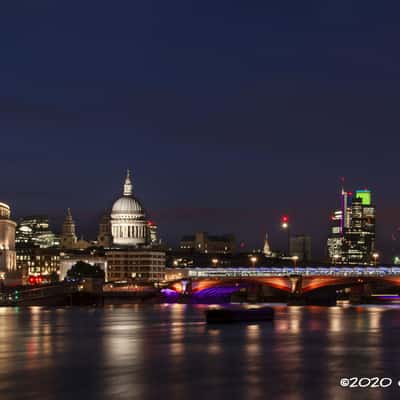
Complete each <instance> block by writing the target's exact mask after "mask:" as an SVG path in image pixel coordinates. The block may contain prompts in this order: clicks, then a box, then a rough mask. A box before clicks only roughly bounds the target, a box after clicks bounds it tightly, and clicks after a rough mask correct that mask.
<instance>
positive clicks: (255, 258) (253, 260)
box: [250, 256, 258, 268]
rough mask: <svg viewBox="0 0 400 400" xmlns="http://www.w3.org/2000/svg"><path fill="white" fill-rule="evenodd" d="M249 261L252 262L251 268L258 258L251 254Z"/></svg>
mask: <svg viewBox="0 0 400 400" xmlns="http://www.w3.org/2000/svg"><path fill="white" fill-rule="evenodd" d="M250 261H251V263H252V264H253V268H254V267H255V265H256V262H257V261H258V258H257V257H256V256H251V257H250Z"/></svg>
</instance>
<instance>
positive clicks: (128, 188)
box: [124, 169, 133, 196]
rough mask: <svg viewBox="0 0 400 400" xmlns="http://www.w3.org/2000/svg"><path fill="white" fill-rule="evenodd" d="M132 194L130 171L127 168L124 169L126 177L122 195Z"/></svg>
mask: <svg viewBox="0 0 400 400" xmlns="http://www.w3.org/2000/svg"><path fill="white" fill-rule="evenodd" d="M132 194H133V186H132V180H131V171H130V170H129V169H128V170H127V171H126V178H125V184H124V196H132Z"/></svg>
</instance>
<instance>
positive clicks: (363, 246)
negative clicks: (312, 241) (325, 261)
mask: <svg viewBox="0 0 400 400" xmlns="http://www.w3.org/2000/svg"><path fill="white" fill-rule="evenodd" d="M371 198H372V196H371V192H370V191H369V190H366V189H365V190H357V191H356V192H355V194H354V195H353V193H351V192H346V191H344V190H343V189H342V192H341V208H340V209H338V210H335V211H334V213H333V215H332V217H331V232H330V236H329V238H328V241H327V249H328V256H329V258H330V260H331V262H333V263H335V264H340V263H341V264H372V263H373V262H374V260H373V254H374V252H375V240H376V228H375V206H374V205H373V204H372V201H371Z"/></svg>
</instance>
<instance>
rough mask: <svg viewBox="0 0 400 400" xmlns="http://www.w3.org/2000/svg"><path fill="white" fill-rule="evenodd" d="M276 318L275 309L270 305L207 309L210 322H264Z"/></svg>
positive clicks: (207, 317)
mask: <svg viewBox="0 0 400 400" xmlns="http://www.w3.org/2000/svg"><path fill="white" fill-rule="evenodd" d="M273 319H274V309H273V308H272V307H268V306H262V307H232V306H227V307H218V308H209V309H208V310H206V321H207V323H208V324H219V323H231V322H263V321H272V320H273Z"/></svg>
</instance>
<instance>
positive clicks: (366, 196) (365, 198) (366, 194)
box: [356, 189, 371, 206]
mask: <svg viewBox="0 0 400 400" xmlns="http://www.w3.org/2000/svg"><path fill="white" fill-rule="evenodd" d="M356 198H357V199H361V202H362V205H363V206H370V205H371V191H369V190H367V189H365V190H356Z"/></svg>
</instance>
